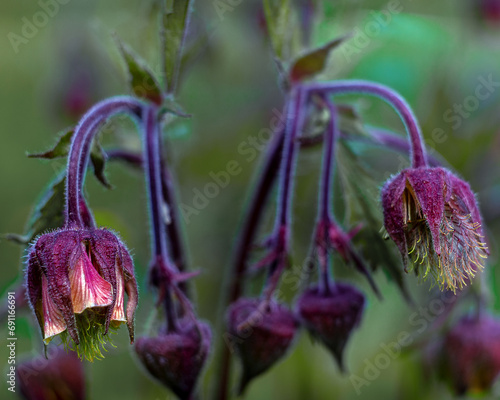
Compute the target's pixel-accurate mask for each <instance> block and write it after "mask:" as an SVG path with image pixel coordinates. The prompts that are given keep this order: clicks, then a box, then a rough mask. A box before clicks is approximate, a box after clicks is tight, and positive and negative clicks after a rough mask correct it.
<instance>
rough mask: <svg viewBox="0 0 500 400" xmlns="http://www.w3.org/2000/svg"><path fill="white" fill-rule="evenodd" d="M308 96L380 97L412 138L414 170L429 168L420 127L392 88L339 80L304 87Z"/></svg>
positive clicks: (364, 82)
mask: <svg viewBox="0 0 500 400" xmlns="http://www.w3.org/2000/svg"><path fill="white" fill-rule="evenodd" d="M302 86H303V88H304V90H306V91H307V93H308V94H310V95H311V94H314V93H319V94H322V95H342V94H355V93H357V94H369V95H372V96H376V97H379V98H380V99H382V100H384V101H385V102H387V103H388V104H389V105H391V106H392V107H393V108H394V109H395V110H396V112H397V113H398V114H399V116H400V117H401V119H402V120H403V123H404V125H405V128H406V131H407V133H408V135H409V137H410V143H411V157H410V158H411V160H412V166H413V167H414V168H419V167H425V166H427V155H426V152H425V146H424V143H423V140H422V134H421V131H420V126H419V124H418V122H417V118H416V117H415V115H414V114H413V111H412V109H411V107H410V106H409V104H408V103H407V102H406V100H405V99H403V97H401V95H399V94H398V93H397V92H395V91H394V90H392V89H391V88H389V87H387V86H384V85H380V84H378V83H373V82H369V81H362V80H339V81H333V82H314V83H307V84H303V85H302Z"/></svg>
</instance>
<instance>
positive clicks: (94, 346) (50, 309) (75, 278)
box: [27, 229, 137, 360]
mask: <svg viewBox="0 0 500 400" xmlns="http://www.w3.org/2000/svg"><path fill="white" fill-rule="evenodd" d="M27 292H28V298H29V301H30V304H31V306H32V308H33V310H34V312H35V315H36V317H37V320H38V323H39V325H40V329H41V331H42V336H43V339H44V342H45V343H46V344H47V343H49V342H50V341H51V340H52V339H53V338H54V337H55V336H57V335H61V338H62V340H63V341H64V342H65V343H66V344H68V345H70V347H75V348H76V350H77V351H78V353H79V355H80V356H82V357H83V356H84V357H85V358H87V359H89V360H93V359H94V358H96V357H102V353H101V351H100V349H99V345H100V344H104V342H105V341H106V340H109V339H108V331H109V328H110V327H111V328H113V329H115V328H117V327H118V326H119V325H121V324H122V323H126V324H127V326H128V329H129V335H130V340H131V341H133V339H134V312H135V308H136V306H137V284H136V280H135V277H134V267H133V264H132V259H131V258H130V255H129V253H128V250H127V249H126V247H125V245H124V244H123V243H122V242H121V241H120V239H118V237H117V236H116V235H115V234H113V233H112V232H110V231H108V230H106V229H85V230H84V229H61V230H57V231H54V232H51V233H47V234H45V235H42V236H40V237H39V238H38V240H37V241H36V243H35V244H34V245H33V246H32V248H31V251H30V253H29V259H28V267H27ZM125 293H127V295H128V303H127V309H126V311H124V294H125ZM71 342H72V343H71Z"/></svg>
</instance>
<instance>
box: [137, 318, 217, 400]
mask: <svg viewBox="0 0 500 400" xmlns="http://www.w3.org/2000/svg"><path fill="white" fill-rule="evenodd" d="M211 338H212V335H211V331H210V327H209V326H208V325H207V324H206V323H204V322H200V321H193V320H192V319H191V318H190V317H184V318H182V319H181V320H179V321H178V325H177V328H176V330H175V331H169V332H160V334H159V335H158V336H156V337H140V338H139V339H137V341H136V343H135V346H134V348H135V352H136V353H137V355H138V357H139V359H140V361H141V363H142V364H143V365H144V367H145V368H146V369H147V370H148V372H149V373H150V374H151V375H152V376H153V377H154V378H155V379H157V380H158V381H160V382H161V383H162V384H164V385H165V386H167V387H168V388H169V389H170V390H172V392H174V393H175V394H176V395H177V396H178V397H179V399H190V398H191V395H192V393H193V391H194V389H195V386H196V382H197V381H198V377H199V375H200V373H201V370H202V369H203V366H204V364H205V361H206V359H207V357H208V353H209V351H210V344H211Z"/></svg>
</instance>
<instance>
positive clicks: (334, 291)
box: [297, 283, 365, 371]
mask: <svg viewBox="0 0 500 400" xmlns="http://www.w3.org/2000/svg"><path fill="white" fill-rule="evenodd" d="M364 305H365V297H364V295H363V294H362V293H361V292H360V291H359V290H358V289H356V288H355V287H354V286H351V285H348V284H345V283H335V284H331V285H330V288H329V290H328V291H325V290H323V288H321V289H320V288H319V287H317V286H316V287H311V288H310V289H308V290H307V291H306V292H304V293H303V294H302V296H301V297H300V298H299V300H298V302H297V314H298V315H299V319H300V320H301V322H302V323H303V325H304V326H305V327H306V328H307V330H308V331H309V332H310V333H311V334H312V335H313V336H315V337H317V338H318V339H319V340H320V341H321V342H323V344H324V345H325V346H326V347H327V348H328V349H329V350H330V351H331V352H332V354H333V356H334V357H335V360H336V361H337V363H338V365H339V367H340V369H341V370H342V371H344V370H345V368H344V363H343V352H344V348H345V346H346V344H347V341H348V340H349V338H350V336H351V333H352V331H353V330H354V329H355V328H356V327H358V325H359V323H360V321H361V317H362V314H363V310H364Z"/></svg>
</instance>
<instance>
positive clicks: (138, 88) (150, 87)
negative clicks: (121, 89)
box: [115, 37, 163, 104]
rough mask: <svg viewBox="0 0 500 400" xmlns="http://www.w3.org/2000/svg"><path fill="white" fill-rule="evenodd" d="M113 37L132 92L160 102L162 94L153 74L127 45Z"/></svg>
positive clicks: (157, 102) (154, 101) (156, 102)
mask: <svg viewBox="0 0 500 400" xmlns="http://www.w3.org/2000/svg"><path fill="white" fill-rule="evenodd" d="M115 39H116V42H117V45H118V49H119V50H120V54H121V55H122V57H123V60H124V61H125V65H126V67H127V71H128V75H129V85H130V88H131V89H132V92H133V93H134V94H135V95H136V96H137V97H140V98H143V99H147V100H150V101H152V102H153V103H155V104H161V102H162V99H163V96H162V92H161V89H160V85H159V84H158V82H157V81H156V78H155V76H154V74H153V73H152V72H151V70H150V69H149V67H148V66H147V65H146V63H145V62H144V61H143V60H142V59H141V58H140V57H139V56H138V55H137V54H135V53H134V52H133V51H132V49H131V48H130V47H129V46H127V45H126V44H125V43H123V42H122V41H121V40H120V39H118V37H115Z"/></svg>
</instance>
